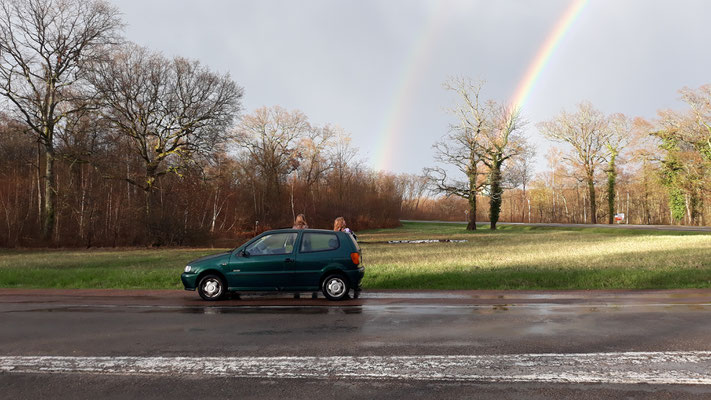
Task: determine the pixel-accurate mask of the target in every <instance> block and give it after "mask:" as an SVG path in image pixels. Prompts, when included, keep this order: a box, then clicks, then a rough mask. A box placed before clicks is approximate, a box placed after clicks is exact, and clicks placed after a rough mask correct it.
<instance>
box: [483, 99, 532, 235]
mask: <svg viewBox="0 0 711 400" xmlns="http://www.w3.org/2000/svg"><path fill="white" fill-rule="evenodd" d="M487 107H488V108H489V109H490V110H491V115H492V124H491V126H490V127H489V129H485V130H482V134H481V137H480V138H479V141H478V142H477V147H478V152H479V153H480V156H481V160H482V162H483V163H484V165H486V167H487V168H488V182H487V184H488V192H489V193H488V194H489V224H490V227H491V229H492V230H494V229H496V223H497V222H498V221H499V214H500V213H501V201H502V197H501V196H502V195H503V193H504V186H503V176H502V172H501V171H502V168H503V166H504V163H505V162H506V161H507V160H509V159H510V158H512V157H516V156H519V155H523V154H524V153H525V151H526V147H527V144H526V138H525V137H524V136H523V131H522V129H523V126H524V125H525V123H524V122H523V121H522V120H521V117H520V113H519V111H518V110H517V109H515V108H510V107H505V106H501V105H498V104H496V103H494V102H489V103H488V106H487Z"/></svg>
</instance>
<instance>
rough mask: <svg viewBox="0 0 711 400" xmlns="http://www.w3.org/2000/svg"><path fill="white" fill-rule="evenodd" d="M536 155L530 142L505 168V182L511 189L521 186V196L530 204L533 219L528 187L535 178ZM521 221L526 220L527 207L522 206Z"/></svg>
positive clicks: (529, 213) (529, 216) (529, 217)
mask: <svg viewBox="0 0 711 400" xmlns="http://www.w3.org/2000/svg"><path fill="white" fill-rule="evenodd" d="M535 156H536V149H535V148H534V147H533V146H531V145H530V144H526V145H525V146H522V151H521V153H520V154H518V155H516V156H515V157H512V158H511V161H510V162H509V163H508V164H507V165H506V168H505V169H504V170H503V183H504V185H505V186H506V187H507V188H509V189H515V188H521V196H522V197H523V200H524V201H525V202H526V204H527V205H528V209H529V212H528V219H529V222H531V221H530V219H531V212H530V204H531V202H530V199H529V198H528V195H527V194H526V189H527V188H528V186H529V184H530V182H531V180H532V179H533V172H534V163H535V160H534V157H535ZM521 210H522V214H521V221H525V220H526V219H525V208H524V207H522V208H521Z"/></svg>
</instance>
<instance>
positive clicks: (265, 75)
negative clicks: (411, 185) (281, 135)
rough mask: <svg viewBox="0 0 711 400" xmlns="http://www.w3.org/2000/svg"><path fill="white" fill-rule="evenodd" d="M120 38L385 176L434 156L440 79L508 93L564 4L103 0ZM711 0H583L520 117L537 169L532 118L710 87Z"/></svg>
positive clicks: (644, 110) (661, 99)
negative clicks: (315, 132)
mask: <svg viewBox="0 0 711 400" xmlns="http://www.w3.org/2000/svg"><path fill="white" fill-rule="evenodd" d="M111 1H112V2H113V3H114V4H116V5H117V6H118V7H119V9H120V10H121V12H122V13H123V18H124V21H125V22H126V23H127V28H126V35H127V37H128V39H129V40H132V41H134V42H136V43H138V44H141V45H144V46H148V47H150V48H152V49H154V50H159V51H162V52H163V53H164V54H166V55H170V56H172V55H181V56H185V57H189V58H196V59H199V60H200V61H201V62H203V63H205V64H207V65H209V66H210V67H211V68H213V69H215V70H218V71H221V72H224V71H229V72H230V74H231V76H232V78H233V79H234V80H235V81H236V82H237V83H238V84H239V85H241V86H243V87H244V88H245V97H244V106H245V113H249V112H251V111H252V110H254V109H256V108H258V107H261V106H272V105H280V106H283V107H286V108H288V109H299V110H301V111H303V112H304V113H305V114H306V115H307V116H308V117H309V118H310V121H311V122H312V123H315V124H325V123H331V124H335V125H339V126H341V127H343V128H344V129H345V130H346V131H348V132H350V133H351V135H352V136H353V140H354V143H355V145H356V146H357V147H359V148H360V150H361V157H362V158H363V159H364V160H365V161H366V162H368V163H369V165H371V166H376V165H378V166H380V165H381V163H378V162H377V160H376V158H378V151H377V147H378V146H383V144H384V143H386V141H384V140H382V138H381V136H382V135H384V134H389V135H393V138H394V140H393V144H392V146H391V148H389V149H388V150H389V152H388V154H386V155H385V158H386V161H387V163H385V164H382V165H385V166H386V167H387V169H388V170H390V171H392V172H412V173H417V172H420V171H421V169H422V168H423V167H425V166H429V165H432V163H433V161H432V151H431V146H432V144H433V143H434V142H435V141H437V140H438V139H439V138H441V136H442V135H444V134H445V133H446V132H447V126H448V123H449V122H450V121H452V119H451V117H450V116H449V115H447V113H446V112H445V108H446V107H448V106H451V105H452V104H453V102H454V101H455V100H456V99H455V98H453V97H452V95H451V93H448V92H446V91H445V90H443V89H442V82H443V81H444V80H446V79H447V77H449V76H468V77H471V78H474V79H483V80H485V81H486V86H485V87H484V96H485V97H486V98H491V99H494V100H497V101H501V102H506V101H508V100H509V99H510V98H511V97H512V95H513V92H514V90H515V89H516V86H517V85H518V83H519V81H520V80H521V79H522V77H523V75H524V73H525V71H526V68H527V67H528V66H529V64H530V63H531V62H532V60H533V58H534V56H535V55H536V53H537V52H538V51H539V49H540V47H541V45H542V43H543V42H544V41H545V39H546V37H547V36H548V34H549V33H550V31H551V30H552V29H553V27H554V26H555V23H556V22H557V21H558V20H559V19H560V17H561V16H562V15H563V13H564V12H565V10H566V9H567V8H568V6H569V5H570V1H569V0H539V1H533V0H520V1H513V0H512V1H498V0H497V1H492V0H482V1H424V0H423V1H416V0H380V1H371V0H343V1H338V0H201V1H196V0H189V1H188V0H111ZM709 15H711V1H703V0H697V1H692V0H670V1H661V0H660V1H655V0H634V1H633V0H625V1H623V0H590V1H589V3H588V4H587V5H586V6H585V7H584V8H583V10H582V12H581V13H580V15H579V17H578V18H577V19H576V20H575V22H574V23H573V24H572V26H571V27H570V29H569V30H568V31H567V33H566V35H565V37H564V39H563V40H562V41H561V42H560V43H559V45H558V47H557V48H556V50H555V52H554V53H553V55H552V57H551V58H550V60H549V62H548V64H547V65H546V67H545V69H544V70H543V72H542V73H541V75H540V77H539V79H538V80H537V81H536V84H535V86H534V88H533V90H532V92H531V94H530V96H529V97H528V100H527V102H526V104H525V105H524V109H523V114H524V116H525V118H526V119H527V120H528V121H530V124H529V125H528V130H527V131H528V133H529V135H530V137H531V140H532V141H533V142H534V143H535V144H536V145H537V148H538V154H539V160H540V161H539V170H540V169H542V168H545V162H544V161H542V160H543V157H544V156H545V152H546V151H547V148H548V146H549V144H548V142H546V141H545V140H544V139H542V138H541V137H540V136H539V134H538V132H537V130H536V128H535V124H536V123H537V122H539V121H543V120H547V119H551V118H553V117H554V116H555V115H556V114H558V113H559V112H560V111H561V110H563V109H572V108H573V107H574V106H575V104H576V103H578V102H580V101H582V100H589V101H591V102H592V103H593V104H594V105H595V106H596V107H597V108H599V109H600V110H602V111H603V112H605V113H613V112H622V113H625V114H627V115H629V116H643V117H654V115H655V114H656V111H657V110H658V109H660V108H680V107H682V106H681V103H680V102H679V95H678V93H677V91H678V90H679V89H680V88H682V87H684V86H689V87H698V86H700V85H702V84H705V83H711V51H709V39H711V24H709V23H708V17H709Z"/></svg>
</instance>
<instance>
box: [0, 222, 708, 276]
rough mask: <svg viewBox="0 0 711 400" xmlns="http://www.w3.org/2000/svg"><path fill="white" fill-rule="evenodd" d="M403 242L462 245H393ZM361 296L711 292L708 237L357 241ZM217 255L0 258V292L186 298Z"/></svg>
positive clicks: (408, 233) (455, 228)
mask: <svg viewBox="0 0 711 400" xmlns="http://www.w3.org/2000/svg"><path fill="white" fill-rule="evenodd" d="M402 239H466V240H467V242H466V243H424V244H387V243H383V242H385V241H388V240H402ZM359 240H360V241H361V243H362V248H363V257H364V261H365V265H366V275H365V278H364V281H363V286H364V288H365V289H388V288H393V289H395V288H397V289H610V288H628V289H651V288H656V289H661V288H704V287H711V235H710V234H703V233H693V232H664V231H645V230H626V229H606V228H549V227H526V226H501V227H500V229H499V230H497V231H495V232H491V231H489V230H488V229H481V230H478V231H476V232H468V231H466V230H465V229H464V225H453V224H427V223H405V224H404V225H403V227H401V228H397V229H382V230H373V231H366V232H361V233H360V234H359ZM217 251H219V249H158V250H149V249H93V250H42V251H39V250H0V287H6V288H7V287H15V288H20V287H21V288H145V289H180V288H182V285H181V284H180V280H179V275H180V272H181V271H182V269H183V266H184V265H185V264H186V263H187V262H188V261H190V260H192V259H194V258H197V257H201V256H203V255H206V254H210V253H215V252H217Z"/></svg>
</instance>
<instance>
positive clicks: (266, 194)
mask: <svg viewBox="0 0 711 400" xmlns="http://www.w3.org/2000/svg"><path fill="white" fill-rule="evenodd" d="M310 130H311V125H310V124H309V122H308V119H307V118H306V116H305V115H304V114H303V113H302V112H300V111H292V112H289V111H287V110H285V109H283V108H281V107H279V106H275V107H271V108H267V107H262V108H259V109H257V110H255V111H254V112H253V113H252V114H249V115H246V116H245V117H244V118H243V119H242V121H241V122H240V124H239V125H238V126H237V129H236V135H235V143H236V144H237V145H238V146H239V147H240V148H241V149H243V150H244V151H245V152H246V153H247V155H248V160H249V161H250V163H251V164H252V165H254V166H256V168H257V173H258V175H259V177H260V179H261V181H262V182H261V183H262V194H263V196H262V198H263V206H264V207H262V210H263V213H264V214H263V216H262V218H266V219H269V218H270V217H271V215H272V214H273V213H274V212H278V211H279V210H278V209H276V210H275V209H274V207H278V205H279V203H280V200H281V188H282V183H283V182H284V181H285V180H286V177H287V175H289V173H291V172H292V171H294V170H295V169H297V168H298V167H299V156H298V147H297V146H298V144H299V142H300V140H301V139H302V138H303V137H304V136H305V135H306V134H307V133H308V132H310Z"/></svg>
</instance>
